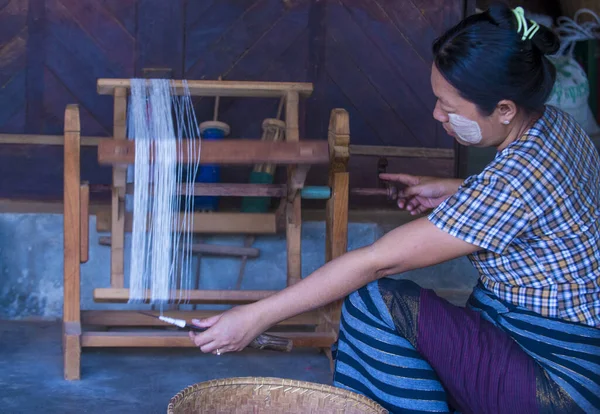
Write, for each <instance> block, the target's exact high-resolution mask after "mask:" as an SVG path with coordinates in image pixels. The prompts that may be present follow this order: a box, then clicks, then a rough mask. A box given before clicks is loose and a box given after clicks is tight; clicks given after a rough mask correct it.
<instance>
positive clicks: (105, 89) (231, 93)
mask: <svg viewBox="0 0 600 414" xmlns="http://www.w3.org/2000/svg"><path fill="white" fill-rule="evenodd" d="M187 86H188V89H189V91H190V94H192V95H195V96H221V97H246V98H248V97H256V98H279V97H281V96H283V95H285V93H286V92H287V91H295V92H297V93H299V94H300V95H301V96H303V97H308V96H310V94H311V93H312V91H313V86H312V84H310V83H301V82H259V81H227V80H222V81H217V80H215V81H211V80H206V81H204V80H190V81H187ZM173 87H174V89H175V91H174V92H175V93H177V94H182V93H183V91H184V89H183V82H182V81H181V80H174V81H173ZM115 88H127V89H129V88H130V81H129V79H104V78H101V79H98V81H97V88H96V89H97V92H98V94H100V95H112V94H113V93H114V90H115Z"/></svg>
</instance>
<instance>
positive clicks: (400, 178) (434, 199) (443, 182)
mask: <svg viewBox="0 0 600 414" xmlns="http://www.w3.org/2000/svg"><path fill="white" fill-rule="evenodd" d="M379 178H381V179H382V180H385V181H392V182H396V183H401V184H404V185H406V186H407V188H405V189H402V190H399V191H398V201H397V202H398V207H399V208H401V209H406V210H408V211H410V214H412V215H415V214H422V213H424V212H425V211H427V210H429V209H432V208H436V207H437V206H439V205H440V204H441V203H442V202H443V201H444V200H445V199H447V198H448V197H450V196H451V195H452V194H454V193H455V192H456V191H457V190H458V187H460V185H461V183H462V180H460V179H452V178H437V177H425V176H418V175H408V174H381V175H380V176H379Z"/></svg>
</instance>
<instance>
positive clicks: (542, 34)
mask: <svg viewBox="0 0 600 414" xmlns="http://www.w3.org/2000/svg"><path fill="white" fill-rule="evenodd" d="M487 12H488V15H489V17H490V19H491V20H492V22H493V23H494V24H496V25H498V26H499V27H501V28H503V29H507V30H513V31H514V32H515V34H516V35H522V34H523V29H521V32H520V33H517V30H518V28H519V23H518V21H517V17H516V15H515V12H514V10H513V9H511V8H510V7H509V6H508V5H507V4H505V3H502V2H494V3H492V4H491V5H490V6H489V8H488V10H487ZM527 23H528V27H531V25H532V24H534V22H533V21H532V20H530V19H527ZM535 23H536V24H537V22H535ZM538 25H539V29H538V30H537V32H536V33H535V34H534V35H533V37H532V38H531V40H530V42H531V44H532V46H534V47H535V48H537V49H538V50H539V51H540V52H541V53H542V54H544V55H552V54H554V53H556V52H558V49H559V48H560V40H559V38H558V36H557V35H556V34H555V33H554V32H553V31H552V30H551V29H549V28H548V27H546V26H544V25H541V24H538ZM519 40H520V36H519Z"/></svg>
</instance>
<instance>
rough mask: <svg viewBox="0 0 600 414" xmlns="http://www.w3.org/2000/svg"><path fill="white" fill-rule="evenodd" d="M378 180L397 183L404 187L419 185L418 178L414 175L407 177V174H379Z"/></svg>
mask: <svg viewBox="0 0 600 414" xmlns="http://www.w3.org/2000/svg"><path fill="white" fill-rule="evenodd" d="M379 178H380V179H382V180H385V181H393V182H397V183H402V184H406V185H417V184H419V180H420V177H418V176H416V175H408V174H388V173H382V174H379Z"/></svg>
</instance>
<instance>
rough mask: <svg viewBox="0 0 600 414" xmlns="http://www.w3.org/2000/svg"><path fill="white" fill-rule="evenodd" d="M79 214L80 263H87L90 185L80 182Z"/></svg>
mask: <svg viewBox="0 0 600 414" xmlns="http://www.w3.org/2000/svg"><path fill="white" fill-rule="evenodd" d="M79 194H80V197H79V204H80V206H79V214H80V226H81V236H80V237H81V238H80V241H79V242H80V246H81V253H80V255H81V263H87V261H88V259H89V253H90V185H89V183H87V182H86V183H82V184H81V185H80V187H79Z"/></svg>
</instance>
